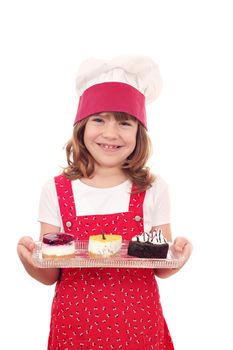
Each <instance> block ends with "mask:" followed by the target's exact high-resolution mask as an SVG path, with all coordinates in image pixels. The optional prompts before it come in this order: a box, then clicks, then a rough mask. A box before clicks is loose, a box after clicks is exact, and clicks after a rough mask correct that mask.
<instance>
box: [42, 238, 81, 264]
mask: <svg viewBox="0 0 233 350" xmlns="http://www.w3.org/2000/svg"><path fill="white" fill-rule="evenodd" d="M74 255H75V240H74V236H73V235H71V234H68V233H47V234H45V235H44V236H43V239H42V257H43V258H44V259H68V258H72V257H74Z"/></svg>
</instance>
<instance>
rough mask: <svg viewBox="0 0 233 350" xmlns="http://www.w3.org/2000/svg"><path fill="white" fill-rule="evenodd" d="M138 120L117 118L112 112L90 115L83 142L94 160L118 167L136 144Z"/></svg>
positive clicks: (105, 165)
mask: <svg viewBox="0 0 233 350" xmlns="http://www.w3.org/2000/svg"><path fill="white" fill-rule="evenodd" d="M137 129H138V122H137V121H136V120H132V119H129V120H127V119H125V120H119V121H118V120H117V119H116V118H115V117H114V114H113V113H98V114H96V115H93V116H90V117H89V118H88V120H87V123H86V126H85V131H84V143H85V146H86V148H87V150H88V151H89V153H90V154H91V155H92V157H93V158H94V160H95V162H96V163H97V164H98V165H99V166H102V167H107V168H114V167H117V168H118V169H119V168H120V167H121V165H122V164H123V163H124V162H125V160H126V159H127V158H128V156H129V155H130V154H131V153H132V152H133V150H134V148H135V146H136V135H137Z"/></svg>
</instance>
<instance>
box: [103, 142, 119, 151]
mask: <svg viewBox="0 0 233 350" xmlns="http://www.w3.org/2000/svg"><path fill="white" fill-rule="evenodd" d="M97 145H98V146H100V147H101V148H103V149H104V150H106V151H108V150H109V151H114V150H117V149H119V148H121V147H122V146H117V145H107V144H105V143H97Z"/></svg>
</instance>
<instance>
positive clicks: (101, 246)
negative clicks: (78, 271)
mask: <svg viewBox="0 0 233 350" xmlns="http://www.w3.org/2000/svg"><path fill="white" fill-rule="evenodd" d="M121 243H122V241H121V240H120V239H119V240H115V241H111V242H103V241H102V242H98V241H96V240H92V239H90V240H89V243H88V251H89V252H90V253H92V254H96V255H101V256H103V257H108V256H111V255H113V254H115V253H117V252H118V251H119V250H120V249H121Z"/></svg>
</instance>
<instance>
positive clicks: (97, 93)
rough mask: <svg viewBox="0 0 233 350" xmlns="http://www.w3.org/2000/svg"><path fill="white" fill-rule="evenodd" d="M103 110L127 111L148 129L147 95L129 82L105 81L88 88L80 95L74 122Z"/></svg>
mask: <svg viewBox="0 0 233 350" xmlns="http://www.w3.org/2000/svg"><path fill="white" fill-rule="evenodd" d="M101 112H125V113H127V114H130V115H132V116H134V117H135V118H137V119H138V120H139V121H140V122H141V123H142V125H143V126H144V127H145V128H146V129H147V124H146V109H145V96H144V95H143V94H142V93H141V92H140V91H138V90H137V89H135V88H134V87H133V86H131V85H129V84H125V83H119V82H105V83H100V84H96V85H92V86H91V87H89V88H88V89H86V90H85V91H84V93H83V94H82V95H81V96H80V99H79V105H78V111H77V114H76V118H75V121H74V124H76V123H77V122H79V121H80V120H82V119H84V118H86V117H89V116H90V115H93V114H96V113H101Z"/></svg>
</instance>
